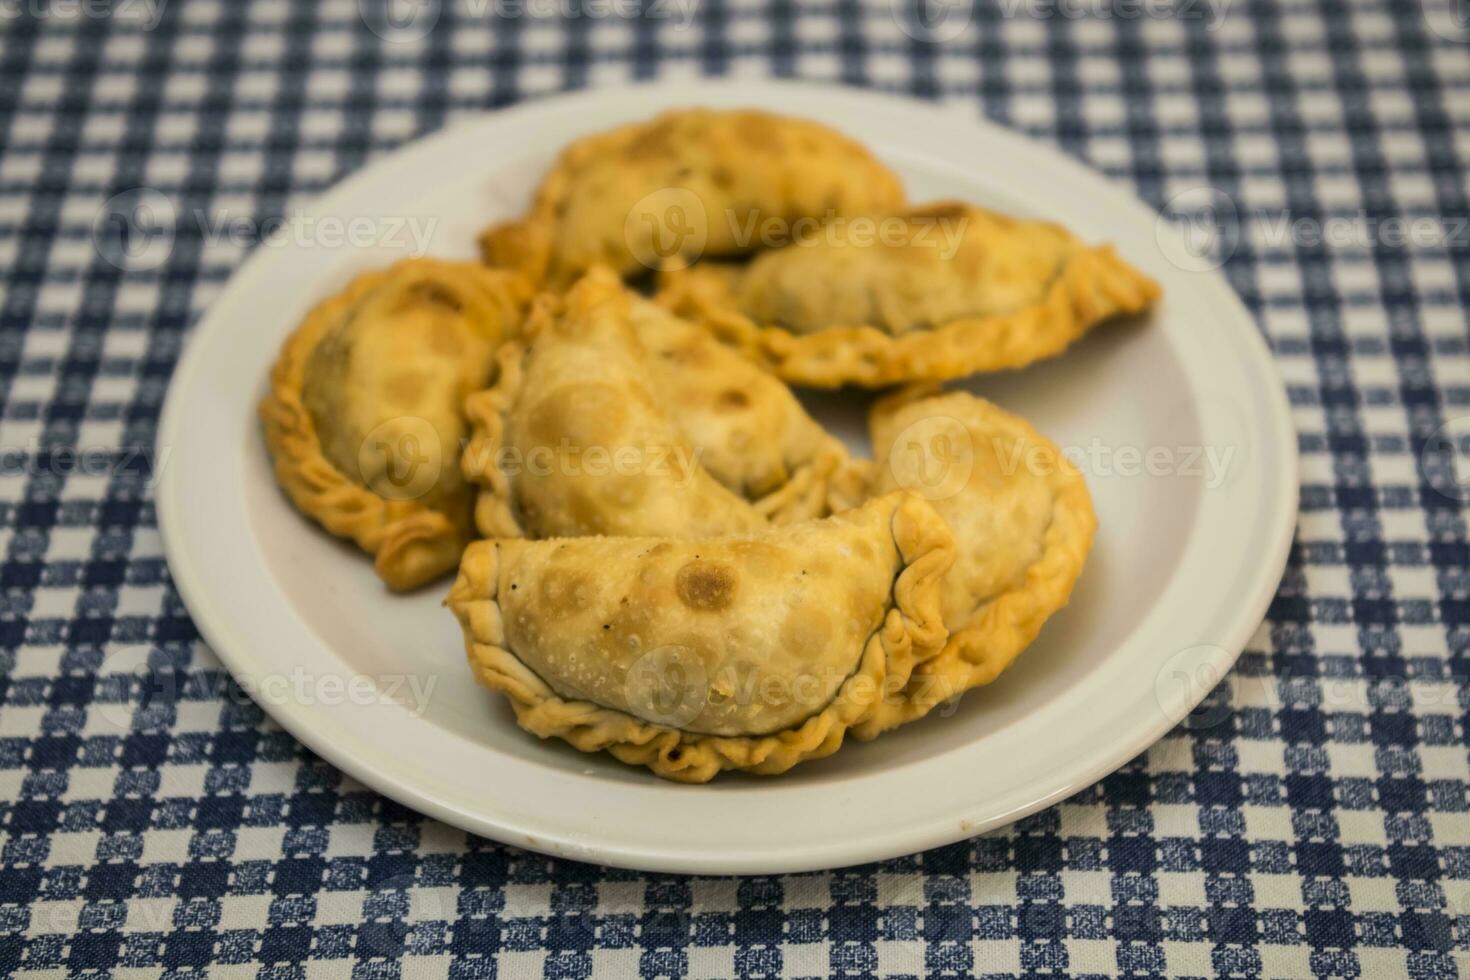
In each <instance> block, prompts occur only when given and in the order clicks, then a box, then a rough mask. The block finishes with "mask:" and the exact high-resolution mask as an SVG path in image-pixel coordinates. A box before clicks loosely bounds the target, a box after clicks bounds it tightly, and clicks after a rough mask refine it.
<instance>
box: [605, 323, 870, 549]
mask: <svg viewBox="0 0 1470 980" xmlns="http://www.w3.org/2000/svg"><path fill="white" fill-rule="evenodd" d="M629 312H630V315H631V318H632V323H633V327H634V329H635V330H636V331H637V333H638V339H639V340H640V341H641V342H642V344H643V347H644V349H645V350H646V351H647V352H648V354H649V355H650V356H649V359H648V363H649V368H650V371H651V373H652V375H653V380H654V383H655V386H656V388H657V390H658V392H659V394H660V397H661V399H662V400H663V402H664V404H666V405H668V406H670V407H671V410H672V414H673V415H674V417H675V419H676V420H677V422H678V424H679V427H680V428H681V429H682V430H683V432H684V434H685V435H686V436H687V437H688V438H689V441H690V443H692V444H693V445H694V446H695V447H696V448H697V449H698V450H699V461H700V462H701V463H703V464H704V467H705V469H707V470H709V472H710V475H712V476H713V477H714V478H715V479H717V480H719V481H720V482H721V483H723V484H724V485H725V486H727V487H729V488H730V489H731V490H734V491H735V492H737V493H739V494H740V495H742V496H743V497H745V498H746V499H748V500H750V501H752V502H754V503H755V505H756V509H757V510H759V511H760V512H761V513H762V514H765V515H766V516H768V517H770V518H771V519H772V520H773V521H775V522H776V523H778V524H787V523H791V522H792V521H797V520H806V519H809V518H812V517H822V516H825V515H826V514H827V513H829V512H830V510H831V508H830V507H829V505H828V497H829V494H830V492H831V491H832V485H833V481H835V480H838V479H841V474H843V473H844V472H846V467H847V463H848V454H847V449H846V447H844V446H843V445H842V443H841V442H840V441H839V440H837V439H836V438H834V437H833V436H832V435H830V434H829V433H828V432H827V430H825V429H823V428H822V426H821V425H819V424H818V423H817V421H816V420H815V419H813V418H812V417H811V416H810V415H808V414H807V412H806V409H804V408H803V407H802V405H801V402H799V401H797V399H796V396H795V395H793V394H792V393H791V389H790V388H788V387H787V386H786V384H785V383H784V382H782V381H781V379H779V378H777V377H776V376H775V375H773V374H771V373H770V372H769V371H766V370H765V369H764V368H761V367H760V366H758V365H757V364H755V363H753V362H752V361H751V360H749V359H748V358H746V357H744V356H742V355H741V354H739V353H737V352H736V351H734V350H732V349H730V348H729V347H727V346H725V345H724V344H721V343H720V342H719V341H717V340H715V339H714V337H712V336H711V335H710V334H709V332H708V331H707V330H705V329H704V328H703V327H700V326H698V325H696V324H693V323H690V322H689V321H688V320H684V319H680V318H679V317H676V316H674V315H673V314H671V313H669V312H668V311H667V310H665V309H664V308H663V307H661V306H658V305H657V304H655V303H652V302H650V301H648V300H646V299H643V298H642V297H639V296H636V295H631V294H630V299H629Z"/></svg>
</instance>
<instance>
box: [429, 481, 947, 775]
mask: <svg viewBox="0 0 1470 980" xmlns="http://www.w3.org/2000/svg"><path fill="white" fill-rule="evenodd" d="M952 559H953V549H952V545H951V540H950V534H949V532H948V530H947V529H946V528H945V526H944V522H943V521H941V520H940V519H939V517H938V516H937V515H936V514H935V512H934V510H933V508H931V507H930V506H929V505H928V504H926V503H925V502H924V501H922V500H920V499H918V498H917V497H914V496H912V495H910V494H905V493H894V494H889V495H887V496H884V497H879V498H876V499H874V500H871V501H869V502H868V503H867V504H865V505H864V506H862V507H861V508H858V509H856V510H852V511H848V512H846V513H844V514H840V515H838V516H836V517H831V518H827V519H826V520H820V521H810V522H804V523H800V524H793V525H789V526H787V527H782V528H770V529H766V530H763V531H760V532H758V533H755V534H749V535H741V536H735V537H720V538H713V539H704V540H694V541H691V540H674V539H670V538H658V537H653V538H648V537H634V538H616V537H613V538H608V537H585V538H569V539H557V540H549V541H527V540H516V539H503V540H499V541H481V542H477V543H475V544H473V545H471V546H470V547H469V548H468V549H467V550H466V551H465V555H464V560H463V563H462V564H461V566H460V573H459V578H458V580H457V581H456V582H455V584H454V588H453V589H452V590H451V592H450V595H449V606H450V608H451V609H452V610H453V611H454V613H455V615H456V616H458V617H459V620H460V623H461V625H462V626H463V628H464V633H465V649H466V653H467V654H468V657H469V660H470V663H471V665H472V666H473V668H474V670H475V674H476V676H477V677H478V678H479V679H480V681H481V682H482V683H484V684H485V685H486V686H488V687H490V688H493V689H495V690H498V691H501V692H503V693H504V694H505V695H506V696H507V697H508V698H509V699H510V701H511V704H512V706H513V707H514V709H515V712H516V718H517V720H518V721H519V722H520V724H521V727H523V728H525V729H526V730H527V731H530V732H532V733H534V734H536V735H539V736H541V737H542V738H550V737H553V736H554V737H557V738H561V739H564V740H566V741H567V742H569V743H571V744H572V745H573V746H575V747H576V748H578V749H581V750H582V751H584V752H596V751H600V750H606V751H608V752H611V753H612V754H613V755H614V756H616V757H617V758H618V759H620V760H622V761H623V762H626V763H629V764H631V765H643V766H647V767H648V768H650V769H652V770H653V771H654V772H655V773H657V774H658V775H660V776H664V777H666V778H669V779H676V780H682V781H685V782H704V781H706V780H708V779H710V778H712V777H713V776H714V775H715V774H716V773H717V772H719V771H720V770H722V769H744V770H747V771H749V772H754V773H761V774H771V773H779V772H784V771H785V770H787V769H789V768H791V767H792V766H793V765H795V764H796V763H798V762H800V761H802V760H804V759H815V758H820V757H822V756H826V755H829V754H831V753H832V752H835V751H836V750H837V749H838V748H839V747H840V746H841V744H842V739H843V735H844V733H845V732H846V731H847V730H848V729H849V728H853V727H855V726H861V725H864V724H869V723H870V722H871V721H872V720H873V719H875V718H876V717H877V715H878V713H879V712H880V711H882V710H883V707H884V704H885V696H886V695H887V693H888V692H891V691H893V690H898V689H903V688H904V687H905V683H906V681H907V680H908V678H909V676H910V674H911V673H912V671H913V670H914V669H915V667H916V665H918V664H921V663H922V662H923V661H924V660H925V659H926V658H927V657H930V656H931V655H932V654H933V653H934V651H935V650H937V649H939V647H940V646H941V645H942V644H943V643H944V640H945V630H944V626H943V623H942V622H941V615H940V596H939V590H940V580H941V577H942V576H943V574H944V572H945V570H946V569H947V568H948V567H949V564H950V562H951V560H952Z"/></svg>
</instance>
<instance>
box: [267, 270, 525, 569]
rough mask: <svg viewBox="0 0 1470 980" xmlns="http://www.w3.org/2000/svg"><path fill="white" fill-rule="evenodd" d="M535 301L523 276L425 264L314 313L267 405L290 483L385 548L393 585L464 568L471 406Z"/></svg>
mask: <svg viewBox="0 0 1470 980" xmlns="http://www.w3.org/2000/svg"><path fill="white" fill-rule="evenodd" d="M529 298H530V287H529V285H528V284H527V283H526V282H525V280H524V279H522V278H521V277H520V276H518V275H516V274H514V273H510V272H503V271H494V270H490V269H486V268H484V267H483V266H480V265H478V264H476V263H471V262H445V261H439V260H435V259H412V260H407V261H403V262H399V263H397V264H396V265H393V266H391V267H390V268H388V269H385V270H380V271H374V272H368V273H365V274H363V275H361V276H359V277H358V278H357V279H355V280H353V281H352V283H351V284H349V285H348V286H347V288H346V289H344V290H343V291H342V292H340V293H338V294H337V295H335V296H333V297H331V298H330V299H328V300H326V301H324V302H322V303H321V304H320V305H318V306H317V307H316V308H315V309H313V310H312V311H311V312H310V313H309V314H308V315H307V317H306V319H305V320H304V321H303V322H302V324H301V326H300V327H298V328H297V330H296V331H295V333H293V334H292V335H291V336H290V337H289V338H287V340H286V343H285V345H284V346H283V347H282V349H281V354H280V357H279V359H278V360H277V361H276V365H275V368H274V370H273V371H272V373H271V389H270V393H269V394H268V395H267V396H266V398H265V400H264V401H263V402H262V403H261V406H260V416H261V419H262V421H263V422H264V427H265V438H266V445H267V446H268V447H269V448H270V451H271V454H272V456H273V457H274V458H275V472H276V479H277V480H278V481H279V482H280V484H281V486H282V487H283V488H284V489H285V491H286V493H287V494H288V495H289V496H290V498H291V500H292V502H294V503H295V505H296V506H297V507H298V508H299V509H300V510H301V511H303V512H304V513H306V514H307V515H308V516H310V517H312V518H314V519H315V520H316V521H317V522H319V523H320V524H321V525H322V526H323V527H325V528H326V529H327V530H328V531H330V532H331V533H333V534H336V535H338V536H340V537H345V538H351V539H353V540H354V541H356V542H357V544H358V546H359V547H361V548H362V549H363V550H364V551H366V552H368V553H369V554H372V555H374V556H375V562H374V568H375V569H376V571H377V573H378V575H379V577H380V578H382V579H383V581H384V582H386V583H387V584H388V585H389V586H390V587H391V588H394V589H411V588H414V587H416V586H418V585H422V584H424V583H425V582H428V581H430V580H431V579H433V578H435V577H437V576H439V575H442V574H443V573H445V572H447V571H450V570H451V569H453V568H454V567H455V565H456V564H458V562H459V555H460V552H461V551H462V550H463V548H464V545H465V543H466V541H467V540H468V539H469V537H470V516H471V505H472V501H473V496H474V495H473V491H472V488H471V487H469V486H468V485H467V484H466V483H465V482H464V479H463V477H462V476H461V475H460V471H459V465H458V459H459V450H460V446H461V444H462V442H463V439H464V436H465V428H466V427H465V418H464V413H463V410H462V407H461V406H462V403H463V401H464V399H465V396H466V395H467V394H469V393H470V392H472V391H475V390H477V389H479V388H480V387H482V386H483V385H484V384H485V383H486V381H487V379H488V378H489V376H490V373H491V368H492V364H493V357H494V353H495V350H496V347H497V346H498V345H499V343H500V341H501V339H502V338H503V337H504V336H505V334H506V333H507V332H508V331H511V330H514V329H515V328H516V326H517V324H518V322H519V320H520V318H521V316H522V314H523V312H524V310H525V306H526V303H527V302H528V301H529Z"/></svg>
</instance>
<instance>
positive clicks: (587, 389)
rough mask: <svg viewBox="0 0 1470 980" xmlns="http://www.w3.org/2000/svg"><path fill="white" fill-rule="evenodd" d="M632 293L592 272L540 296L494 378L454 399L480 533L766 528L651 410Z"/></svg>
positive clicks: (664, 417)
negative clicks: (460, 405)
mask: <svg viewBox="0 0 1470 980" xmlns="http://www.w3.org/2000/svg"><path fill="white" fill-rule="evenodd" d="M632 300H633V297H632V296H631V295H630V294H629V293H628V292H627V291H626V290H625V289H624V288H623V285H622V283H621V282H619V281H618V278H617V277H616V276H615V275H613V274H612V273H611V272H610V271H608V270H606V269H599V270H596V271H595V272H594V273H593V274H590V275H588V276H586V277H584V278H583V279H582V281H581V282H579V283H578V284H577V285H576V286H575V287H573V289H572V290H571V291H570V292H568V293H567V294H566V295H565V296H564V297H556V296H552V295H550V294H542V295H541V296H540V297H538V299H537V300H536V302H535V304H533V308H532V312H531V314H530V317H529V318H528V320H527V322H526V326H525V329H524V331H523V336H522V337H520V338H517V339H515V340H512V341H509V342H507V343H506V344H505V345H504V346H503V347H502V348H501V350H500V353H499V354H498V355H497V362H498V365H499V375H498V377H497V378H496V380H495V383H494V384H493V385H492V386H491V387H490V388H488V389H486V390H485V391H482V392H479V393H478V394H475V395H473V396H471V397H470V398H469V399H468V400H467V401H466V403H465V411H466V413H467V414H468V416H469V418H470V420H471V423H472V427H473V435H472V438H471V439H470V443H469V445H468V446H467V447H466V449H465V453H464V458H463V467H464V474H465V476H466V477H467V478H468V479H469V480H470V481H472V482H474V483H476V484H478V485H479V486H480V487H481V492H480V495H479V500H478V502H477V504H476V508H475V520H476V524H477V525H478V527H479V529H480V531H481V532H482V533H483V534H485V535H486V536H487V537H520V536H526V537H532V538H552V537H566V536H576V535H584V534H615V535H624V536H628V535H658V536H668V537H682V538H699V537H707V536H717V535H722V534H734V533H739V532H742V531H753V530H756V529H758V528H760V527H762V526H764V525H766V524H767V523H768V521H767V519H766V518H765V517H764V516H763V515H762V514H761V513H760V512H758V511H757V510H756V509H755V508H754V507H753V506H752V505H751V504H750V503H749V502H748V501H746V500H745V499H744V498H743V497H741V496H739V495H738V494H736V493H735V492H734V491H733V490H730V489H729V488H727V487H725V486H723V485H722V484H721V483H720V482H719V481H718V480H716V479H715V478H714V477H713V476H711V475H710V473H709V471H708V470H706V469H705V467H704V466H703V464H702V463H701V462H700V458H699V457H700V454H699V453H698V452H697V451H696V448H695V447H694V446H693V445H692V444H691V443H690V441H689V440H688V438H687V437H686V436H685V434H684V432H683V431H682V430H681V429H680V427H679V426H678V425H677V424H676V423H675V421H674V419H673V417H672V416H671V414H670V413H669V412H668V411H666V410H665V408H664V404H663V401H662V399H661V398H660V397H659V394H658V393H657V391H656V386H655V381H654V379H653V376H652V375H651V373H650V371H649V366H648V364H647V358H648V355H647V353H646V352H645V351H644V349H643V347H642V345H641V343H640V342H639V340H638V337H637V335H636V333H635V332H634V329H633V325H632V315H631V312H630V306H631V303H632Z"/></svg>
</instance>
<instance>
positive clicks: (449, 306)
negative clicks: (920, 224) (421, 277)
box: [396, 282, 464, 313]
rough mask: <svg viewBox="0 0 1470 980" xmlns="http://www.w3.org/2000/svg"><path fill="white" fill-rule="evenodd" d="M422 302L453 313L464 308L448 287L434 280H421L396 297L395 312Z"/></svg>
mask: <svg viewBox="0 0 1470 980" xmlns="http://www.w3.org/2000/svg"><path fill="white" fill-rule="evenodd" d="M424 303H428V304H430V305H432V306H440V307H443V308H444V309H446V310H450V311H452V312H454V313H459V312H461V311H463V309H464V304H462V303H461V302H460V301H459V297H458V296H456V295H455V294H454V293H453V292H451V291H450V290H449V289H446V288H445V287H444V286H442V285H440V284H439V283H436V282H421V283H418V284H417V285H415V286H414V287H413V288H412V289H408V290H405V291H404V293H403V295H402V296H400V297H399V299H398V304H397V310H396V312H401V311H402V310H406V309H409V308H411V307H414V306H418V305H421V304H424Z"/></svg>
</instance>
